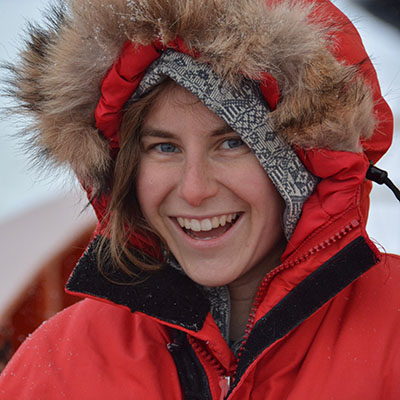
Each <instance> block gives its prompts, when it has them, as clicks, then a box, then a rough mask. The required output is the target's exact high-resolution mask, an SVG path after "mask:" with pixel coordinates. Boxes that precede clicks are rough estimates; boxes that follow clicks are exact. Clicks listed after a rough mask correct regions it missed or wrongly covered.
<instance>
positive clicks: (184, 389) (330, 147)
mask: <svg viewBox="0 0 400 400" xmlns="http://www.w3.org/2000/svg"><path fill="white" fill-rule="evenodd" d="M60 4H62V5H60V7H59V8H55V9H53V11H52V14H51V15H50V16H49V21H50V24H49V26H48V27H47V31H46V30H43V29H41V28H37V29H35V28H31V31H30V33H31V36H30V38H29V39H28V45H27V48H26V50H25V51H24V52H23V53H22V56H21V59H20V61H19V62H18V63H17V64H16V65H13V66H9V71H10V72H11V75H12V76H11V78H10V92H11V93H12V94H13V95H14V96H16V97H17V99H18V100H19V102H20V105H21V107H20V108H19V109H18V111H19V112H22V113H24V112H29V113H31V114H32V117H33V121H34V123H33V126H32V127H31V128H32V129H33V132H34V135H33V137H29V138H28V141H30V142H32V141H33V142H34V145H35V146H36V147H37V149H38V154H39V155H48V156H50V157H51V159H52V160H53V161H56V162H58V163H68V165H69V166H70V167H71V168H72V170H73V171H74V173H75V174H76V175H77V177H78V178H79V181H80V182H81V183H82V186H83V188H84V189H85V190H86V191H87V193H88V196H89V199H90V203H91V205H92V206H93V207H94V209H95V211H96V214H97V217H98V220H99V223H98V225H97V228H96V231H95V233H94V237H93V240H92V241H91V243H90V245H89V246H88V248H87V249H86V251H85V253H84V255H83V256H82V257H81V259H80V261H79V262H78V264H77V266H76V267H75V269H74V272H73V273H72V275H71V277H70V279H69V281H68V283H67V286H66V288H67V291H68V292H69V293H72V294H75V295H78V296H81V297H84V298H85V300H84V301H82V302H79V303H78V304H76V305H74V306H72V307H70V308H68V309H66V310H64V311H63V312H62V313H60V314H58V315H57V316H56V317H54V318H52V319H51V320H50V321H49V322H48V323H47V324H45V325H44V326H43V327H41V328H40V329H39V330H38V331H37V332H36V333H35V334H34V335H32V337H31V338H30V339H29V341H27V342H26V343H25V344H24V345H23V346H22V347H21V348H20V350H19V351H18V353H17V354H16V355H15V357H14V358H13V359H12V360H11V362H10V363H9V365H8V366H7V368H6V369H5V371H4V372H3V374H2V377H1V379H0V394H1V395H2V396H3V397H4V398H18V399H28V398H29V399H30V398H41V399H45V400H47V399H49V400H50V399H55V398H61V397H65V398H68V399H80V398H82V396H83V397H85V398H90V399H92V398H93V399H94V398H96V399H109V398H115V395H116V393H118V397H119V398H121V399H150V400H153V399H154V400H156V399H171V400H175V399H177V400H179V399H186V400H194V399H213V400H222V399H230V400H243V399H252V400H258V399H266V398H268V399H269V400H282V399H290V400H306V399H307V400H309V399H328V398H331V399H340V400H353V399H363V400H380V399H387V400H395V399H398V398H399V397H400V383H399V381H398V376H399V375H400V365H399V362H398V360H399V358H398V354H399V350H400V338H399V335H398V334H397V332H398V330H399V328H400V318H399V313H398V310H399V307H400V296H399V292H398V285H399V281H400V269H399V265H400V259H399V257H398V256H394V255H387V254H382V253H380V252H379V250H378V249H377V248H376V246H375V245H374V244H373V242H372V241H371V240H370V239H369V237H368V234H367V233H366V230H365V225H366V219H367V214H368V204H369V198H368V195H369V191H370V189H371V182H370V181H368V180H367V179H366V176H367V172H368V171H369V170H370V169H371V167H370V165H371V164H373V163H375V162H376V161H377V160H378V159H379V158H380V157H381V156H382V154H383V153H384V152H385V151H386V150H387V148H388V147H389V145H390V140H391V134H392V116H391V113H390V110H389V108H388V106H387V104H386V102H385V100H384V99H383V98H382V96H381V93H380V90H379V85H378V82H377V80H376V75H375V72H374V69H373V66H372V64H371V63H370V61H369V59H368V58H367V56H366V54H365V50H364V48H363V46H362V43H361V41H360V39H359V36H358V35H357V32H356V31H355V29H354V27H353V26H352V24H351V23H350V21H348V20H347V18H346V17H345V16H344V15H343V14H342V13H341V12H340V11H338V10H337V9H336V8H335V7H334V6H333V5H332V4H331V2H329V1H327V0H318V1H311V0H301V1H300V0H299V1H296V0H294V1H293V0H279V1H269V0H266V1H264V0H251V1H250V0H249V1H232V0H204V1H201V2H193V1H191V0H174V1H170V0H168V1H167V0H165V1H164V0H141V1H137V2H136V1H129V2H127V1H125V0H97V1H93V0H90V1H89V0H67V1H66V2H62V3H60ZM368 176H370V175H368ZM371 343H373V344H374V345H373V346H371ZM348 371H352V372H353V374H351V375H350V374H349V373H348Z"/></svg>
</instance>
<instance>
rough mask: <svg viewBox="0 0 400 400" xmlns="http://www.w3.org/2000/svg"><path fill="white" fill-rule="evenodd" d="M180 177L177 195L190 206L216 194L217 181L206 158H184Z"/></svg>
mask: <svg viewBox="0 0 400 400" xmlns="http://www.w3.org/2000/svg"><path fill="white" fill-rule="evenodd" d="M180 179H181V181H180V185H179V195H180V196H181V197H182V198H183V199H184V200H185V201H186V202H187V203H188V204H190V205H191V206H192V207H198V206H200V205H201V204H202V202H203V201H204V200H206V199H209V198H211V197H213V196H215V195H216V194H217V191H218V182H217V180H216V178H215V176H214V173H213V169H212V167H211V166H210V165H209V162H208V161H206V160H193V159H192V160H186V162H185V164H184V166H183V171H182V174H181V178H180Z"/></svg>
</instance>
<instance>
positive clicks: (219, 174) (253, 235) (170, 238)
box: [137, 87, 285, 329]
mask: <svg viewBox="0 0 400 400" xmlns="http://www.w3.org/2000/svg"><path fill="white" fill-rule="evenodd" d="M157 100H158V101H157V102H156V103H155V105H154V106H153V108H152V109H150V112H149V114H148V115H147V118H146V119H145V121H144V124H143V131H144V134H143V136H142V147H143V154H142V155H141V158H140V163H139V172H138V176H137V193H138V199H139V204H140V207H141V210H142V212H143V214H144V216H145V219H146V220H147V221H148V222H149V223H150V225H151V226H152V227H153V228H154V229H155V231H156V232H157V233H158V234H159V235H160V236H161V237H162V238H163V239H164V241H165V242H166V244H167V246H168V248H169V249H170V250H171V252H172V253H173V254H174V256H175V257H176V259H177V260H178V262H179V264H180V265H181V267H182V268H183V270H184V271H185V273H186V274H187V275H188V276H189V277H190V278H191V279H193V280H194V281H195V282H197V283H199V284H201V285H206V286H222V285H229V284H231V283H234V282H236V281H237V280H243V279H245V278H246V275H247V274H248V273H249V272H250V270H251V269H253V268H255V266H256V265H257V264H262V265H260V266H259V267H258V268H256V269H257V270H258V273H257V274H255V273H252V274H251V275H252V279H253V280H254V281H255V282H248V284H249V285H251V291H250V292H251V295H249V305H248V308H249V310H250V307H251V302H252V297H253V295H254V293H253V292H254V289H255V288H256V287H257V285H258V283H259V281H260V280H261V279H262V277H263V276H264V275H265V274H266V273H267V272H268V271H269V270H271V269H272V268H273V267H275V266H276V265H278V264H279V258H280V255H281V253H282V252H283V247H282V245H279V243H281V242H285V238H284V234H283V229H282V228H281V226H280V220H281V215H282V214H283V209H284V202H283V200H282V198H281V197H280V196H279V194H278V191H277V190H276V188H275V186H274V185H273V184H272V182H271V181H270V179H269V178H268V176H267V175H266V173H265V171H264V170H263V168H262V167H261V165H260V163H259V162H258V160H257V158H256V157H255V156H254V154H253V153H252V152H251V150H250V149H249V148H248V146H247V145H246V144H245V143H244V142H242V141H241V139H240V137H239V136H238V135H237V134H236V133H235V132H233V131H232V129H231V128H229V126H227V124H226V123H225V122H224V121H223V120H222V119H221V118H219V117H218V116H216V115H215V114H213V113H212V112H211V111H210V110H209V109H208V108H207V107H206V106H204V105H203V104H202V103H200V102H196V101H195V100H196V99H195V97H194V95H192V94H190V93H189V92H187V91H185V90H184V89H182V88H178V87H175V88H173V89H170V90H169V92H168V93H164V95H161V98H158V99H157ZM266 204H268V209H267V210H266V207H265V205H266ZM232 219H233V221H232ZM179 221H180V222H179ZM213 224H214V227H213ZM181 225H182V226H183V227H184V229H182V228H181ZM264 235H265V236H264ZM262 237H265V238H268V240H266V239H262V240H261V238H262ZM276 247H278V248H279V251H276ZM242 289H244V288H243V287H242ZM243 329H244V327H243Z"/></svg>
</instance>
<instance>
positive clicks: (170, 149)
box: [153, 143, 179, 153]
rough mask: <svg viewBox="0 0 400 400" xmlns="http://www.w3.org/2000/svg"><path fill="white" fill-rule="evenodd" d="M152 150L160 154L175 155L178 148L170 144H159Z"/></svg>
mask: <svg viewBox="0 0 400 400" xmlns="http://www.w3.org/2000/svg"><path fill="white" fill-rule="evenodd" d="M153 148H154V149H155V150H157V151H159V152H160V153H177V152H178V151H179V150H178V148H177V147H176V146H174V145H173V144H171V143H160V144H157V145H155V146H154V147H153Z"/></svg>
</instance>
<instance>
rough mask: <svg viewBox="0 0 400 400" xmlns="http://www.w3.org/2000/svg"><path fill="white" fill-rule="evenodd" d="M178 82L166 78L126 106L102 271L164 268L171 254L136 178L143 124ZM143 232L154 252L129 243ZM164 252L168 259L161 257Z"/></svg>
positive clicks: (100, 256)
mask: <svg viewBox="0 0 400 400" xmlns="http://www.w3.org/2000/svg"><path fill="white" fill-rule="evenodd" d="M175 86H177V84H176V83H175V82H174V81H172V80H171V79H169V78H167V79H165V80H164V81H163V82H162V83H161V84H159V85H158V86H156V87H155V88H154V89H153V90H152V91H151V92H150V93H149V94H147V95H146V96H145V97H143V98H141V99H140V100H138V101H136V102H132V103H130V104H128V106H127V107H126V108H125V111H124V116H123V118H122V123H121V127H120V130H119V141H120V149H119V152H118V155H117V157H116V160H115V165H114V170H113V178H112V190H111V193H110V203H109V208H108V214H107V216H106V218H105V221H108V224H107V228H106V234H105V235H104V238H103V239H102V240H101V241H100V243H99V246H98V248H97V258H98V265H99V268H100V271H101V272H102V273H105V271H104V268H105V267H106V265H107V266H112V267H113V268H119V269H121V270H122V271H124V272H125V273H127V274H128V275H135V273H134V272H133V271H132V269H131V268H130V267H129V264H134V265H135V266H136V267H139V268H140V269H143V270H157V269H159V268H161V266H162V264H163V263H164V261H165V258H166V257H167V256H168V248H167V245H166V244H165V242H164V241H163V239H162V238H161V237H160V236H159V235H157V233H156V232H155V231H154V230H153V229H152V228H151V227H150V226H149V224H148V223H147V221H146V219H145V218H144V216H143V214H142V212H141V209H140V205H139V201H138V198H137V194H136V177H137V173H138V170H139V162H140V155H141V150H142V149H141V136H142V127H143V123H144V121H145V119H146V117H147V116H148V114H149V112H150V111H151V109H152V107H153V106H154V104H155V103H156V101H157V100H158V99H159V98H160V96H161V95H163V94H165V93H167V92H168V91H169V90H170V89H171V88H173V87H175ZM135 233H136V234H140V235H141V236H144V237H145V238H148V239H150V241H152V242H154V245H155V248H154V249H153V250H154V251H153V255H152V254H149V252H144V251H140V250H138V249H135V251H134V252H133V251H132V250H133V248H132V247H133V246H132V245H130V243H129V238H130V237H131V235H132V234H133V235H134V234H135ZM160 251H161V252H162V253H163V255H164V260H160V259H158V258H157V256H156V254H159V253H160Z"/></svg>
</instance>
